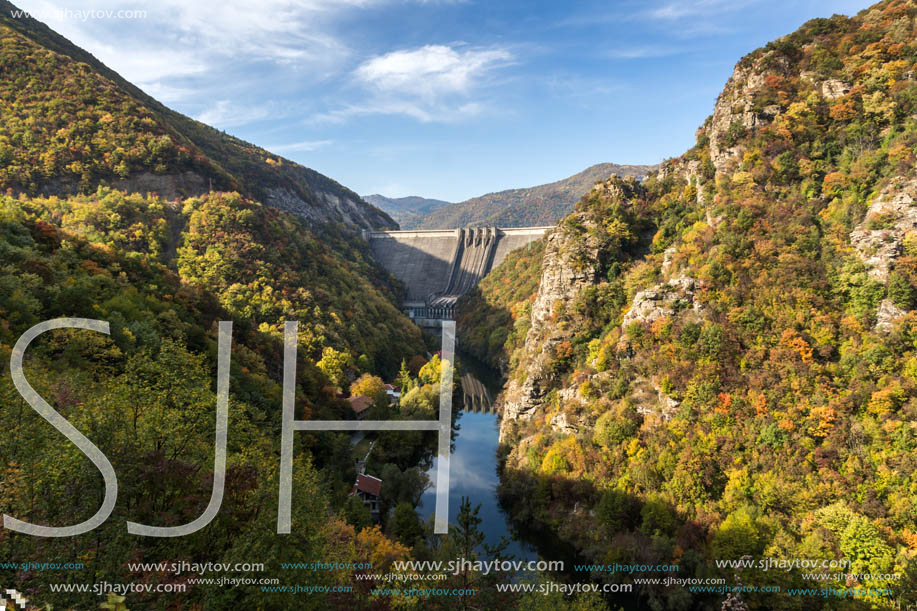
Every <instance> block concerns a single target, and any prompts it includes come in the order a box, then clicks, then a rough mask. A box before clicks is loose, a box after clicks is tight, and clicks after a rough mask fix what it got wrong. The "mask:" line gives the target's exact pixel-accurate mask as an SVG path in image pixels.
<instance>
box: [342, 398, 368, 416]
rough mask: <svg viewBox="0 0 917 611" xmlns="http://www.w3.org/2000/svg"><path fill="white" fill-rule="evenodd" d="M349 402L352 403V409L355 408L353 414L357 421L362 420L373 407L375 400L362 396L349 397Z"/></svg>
mask: <svg viewBox="0 0 917 611" xmlns="http://www.w3.org/2000/svg"><path fill="white" fill-rule="evenodd" d="M347 402H348V403H350V407H351V408H353V413H354V414H355V415H356V417H357V420H362V419H363V417H364V416H365V415H366V412H367V410H369V408H370V407H372V406H373V400H372V399H371V398H370V397H364V396H362V395H357V396H356V397H348V398H347Z"/></svg>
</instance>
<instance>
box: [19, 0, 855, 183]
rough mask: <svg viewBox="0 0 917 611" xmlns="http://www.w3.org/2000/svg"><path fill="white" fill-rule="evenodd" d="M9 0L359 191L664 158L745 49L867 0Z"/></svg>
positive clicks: (221, 121) (183, 106) (679, 146)
mask: <svg viewBox="0 0 917 611" xmlns="http://www.w3.org/2000/svg"><path fill="white" fill-rule="evenodd" d="M14 3H16V4H17V5H18V6H19V7H20V8H22V9H25V10H29V11H32V12H33V13H35V14H36V16H37V17H39V18H40V19H41V20H42V21H45V22H46V23H47V24H48V25H49V26H51V27H52V28H54V29H55V30H57V31H58V32H60V33H61V34H63V35H64V36H66V37H68V38H69V39H70V40H72V41H73V42H75V43H76V44H78V45H80V46H82V47H83V48H85V49H87V50H88V51H90V52H91V53H93V54H94V55H96V57H98V58H99V59H101V60H102V61H103V62H105V63H106V64H107V65H108V66H110V67H111V68H113V69H115V70H116V71H118V72H119V73H120V74H121V75H123V76H124V77H125V78H127V79H128V80H130V81H132V82H134V83H136V84H138V85H139V86H140V87H141V88H143V89H144V90H145V91H147V92H148V93H150V94H151V95H153V96H154V97H156V98H157V99H159V100H160V101H162V102H164V103H165V104H167V105H169V106H171V107H172V108H175V109H176V110H178V111H180V112H183V113H185V114H187V115H190V116H192V117H195V118H198V119H200V120H202V121H204V122H206V123H209V124H211V125H214V126H215V127H218V128H220V129H224V130H225V131H227V132H228V133H231V134H233V135H236V136H239V137H241V138H243V139H245V140H248V141H251V142H254V143H256V144H258V145H260V146H263V147H265V148H267V149H269V150H272V151H274V152H276V153H278V154H281V155H283V156H285V157H288V158H290V159H293V160H295V161H298V162H299V163H302V164H303V165H306V166H309V167H312V168H315V169H316V170H318V171H319V172H322V173H324V174H327V175H328V176H331V177H332V178H334V179H336V180H338V181H339V182H341V183H342V184H344V185H346V186H348V187H350V188H351V189H353V190H355V191H357V192H358V193H361V194H364V195H365V194H370V193H382V194H385V195H389V196H396V197H397V196H404V195H422V196H426V197H434V198H439V199H446V200H450V201H460V200H462V199H465V198H468V197H472V196H475V195H480V194H483V193H487V192H490V191H497V190H501V189H507V188H513V187H526V186H532V185H536V184H542V183H545V182H551V181H553V180H557V179H560V178H563V177H566V176H568V175H570V174H574V173H576V172H578V171H580V170H582V169H584V168H586V167H588V166H590V165H592V164H595V163H599V162H604V161H611V162H615V163H657V162H659V161H661V160H662V159H665V158H667V157H673V156H677V155H679V154H681V153H682V152H684V150H685V149H687V148H688V147H689V146H691V145H692V144H693V142H694V132H695V129H696V128H697V127H698V126H699V125H700V124H701V123H702V122H703V120H704V118H705V117H706V116H707V115H708V114H710V112H712V109H713V103H714V101H715V99H716V95H717V93H718V92H719V91H720V89H721V88H722V86H723V84H724V83H725V81H726V79H727V78H728V77H729V74H730V73H731V71H732V67H733V65H734V64H735V62H736V61H737V60H738V59H739V58H740V57H741V56H742V55H744V54H745V53H747V52H749V51H751V50H753V49H755V48H756V47H759V46H761V45H763V44H765V43H767V42H768V41H770V40H772V39H774V38H776V37H778V36H780V35H783V34H786V33H789V32H791V31H793V30H795V29H796V28H797V27H798V26H799V25H800V24H802V23H803V22H804V21H806V20H807V19H810V18H812V17H819V16H825V17H827V16H830V15H831V14H832V13H842V14H848V15H849V14H853V13H856V12H857V11H859V10H861V9H863V8H865V7H867V6H869V4H870V3H869V2H866V1H862V0H861V1H854V0H833V1H832V2H824V1H821V2H819V1H812V0H790V1H785V0H684V1H679V2H675V1H672V0H645V1H633V2H631V1H621V2H561V1H551V2H542V1H540V0H522V1H506V2H504V1H500V0H489V1H483V0H466V1H461V0H456V1H449V0H439V1H437V0H413V1H412V0H340V1H335V0H301V1H295V0H261V1H248V0H219V1H217V0H159V1H156V2H152V1H151V2H142V1H140V2H123V1H122V2H118V1H115V0H86V1H84V2H82V3H81V4H79V5H75V4H70V5H68V4H62V3H58V2H51V1H46V0H18V2H17V1H15V0H14ZM65 9H69V10H70V11H71V13H69V14H62V13H55V12H54V11H61V10H65ZM77 10H83V11H85V10H96V11H119V10H135V11H146V17H145V18H142V19H117V18H107V17H106V18H100V17H98V14H97V15H96V16H95V17H90V18H82V17H81V16H79V15H77V14H75V13H73V11H77ZM40 11H50V12H46V13H40Z"/></svg>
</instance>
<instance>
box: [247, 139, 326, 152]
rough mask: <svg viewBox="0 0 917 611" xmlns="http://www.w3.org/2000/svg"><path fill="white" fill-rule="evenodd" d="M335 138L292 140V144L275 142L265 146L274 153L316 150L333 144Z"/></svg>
mask: <svg viewBox="0 0 917 611" xmlns="http://www.w3.org/2000/svg"><path fill="white" fill-rule="evenodd" d="M333 143H334V141H333V140H304V141H303V142H292V143H290V144H275V145H271V146H265V147H264V148H265V149H266V150H268V151H271V152H272V153H305V152H309V151H316V150H318V149H320V148H324V147H326V146H329V145H330V144H333Z"/></svg>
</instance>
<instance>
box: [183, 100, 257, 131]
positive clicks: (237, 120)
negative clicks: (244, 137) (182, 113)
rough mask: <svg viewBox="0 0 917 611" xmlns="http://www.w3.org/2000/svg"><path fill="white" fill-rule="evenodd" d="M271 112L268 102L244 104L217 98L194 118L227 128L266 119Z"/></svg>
mask: <svg viewBox="0 0 917 611" xmlns="http://www.w3.org/2000/svg"><path fill="white" fill-rule="evenodd" d="M272 114H273V113H272V112H271V108H270V105H268V104H260V105H257V106H245V105H242V104H237V103H235V102H231V101H230V100H219V101H218V102H217V103H216V104H214V105H213V106H211V107H210V108H208V109H207V110H205V111H204V112H202V113H201V114H199V115H198V116H197V117H195V118H196V119H197V120H198V121H200V122H201V123H206V124H207V125H213V126H214V127H221V128H227V127H234V126H237V125H245V124H246V123H251V122H252V121H259V120H261V119H267V118H268V117H270V116H272Z"/></svg>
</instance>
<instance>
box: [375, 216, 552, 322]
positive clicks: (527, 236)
mask: <svg viewBox="0 0 917 611" xmlns="http://www.w3.org/2000/svg"><path fill="white" fill-rule="evenodd" d="M551 229H553V227H519V228H512V229H501V228H497V227H476V228H468V229H452V230H418V231H367V232H364V234H363V235H364V237H365V238H366V239H367V240H369V245H370V250H371V251H372V254H373V257H374V258H375V259H376V260H377V261H378V262H379V263H381V264H382V266H383V267H384V268H385V269H386V270H388V271H389V272H390V273H391V274H392V275H393V276H395V277H396V278H398V279H399V280H401V281H402V282H404V284H405V286H406V287H407V296H406V299H405V302H404V304H403V307H404V309H405V310H406V311H407V312H408V314H409V315H410V316H412V317H413V318H415V319H417V320H418V322H421V324H424V323H423V321H426V320H430V321H436V322H438V321H439V320H443V319H451V318H452V317H453V314H454V309H455V304H456V302H457V301H458V299H459V298H460V297H461V296H462V295H465V294H467V293H468V292H469V291H471V290H472V289H473V288H474V287H475V286H476V285H477V283H478V282H479V281H480V280H481V278H483V277H484V276H486V275H487V274H488V273H489V272H490V270H491V269H493V268H494V267H496V266H497V265H499V264H500V263H501V262H502V261H503V259H505V258H506V255H507V254H509V253H510V252H511V251H513V250H515V249H517V248H520V247H522V246H525V245H526V244H528V243H529V242H533V241H535V240H537V239H539V238H541V236H543V235H544V234H545V233H547V232H548V231H549V230H551Z"/></svg>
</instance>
